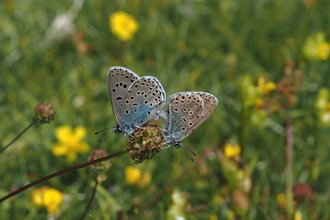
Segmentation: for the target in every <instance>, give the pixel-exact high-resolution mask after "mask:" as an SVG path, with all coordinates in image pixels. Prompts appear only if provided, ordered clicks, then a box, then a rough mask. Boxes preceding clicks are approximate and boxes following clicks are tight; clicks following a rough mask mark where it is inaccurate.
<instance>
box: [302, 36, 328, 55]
mask: <svg viewBox="0 0 330 220" xmlns="http://www.w3.org/2000/svg"><path fill="white" fill-rule="evenodd" d="M302 50H303V54H304V55H305V57H306V58H307V59H308V60H310V61H315V60H327V59H328V58H329V53H330V44H329V43H328V42H326V41H325V34H324V33H323V32H317V33H315V34H313V35H311V36H310V37H308V38H307V39H306V42H305V43H304V46H303V48H302Z"/></svg>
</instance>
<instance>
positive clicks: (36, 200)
mask: <svg viewBox="0 0 330 220" xmlns="http://www.w3.org/2000/svg"><path fill="white" fill-rule="evenodd" d="M31 197H32V202H33V204H34V205H36V206H42V193H41V190H40V189H33V190H32V193H31Z"/></svg>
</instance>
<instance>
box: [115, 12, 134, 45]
mask: <svg viewBox="0 0 330 220" xmlns="http://www.w3.org/2000/svg"><path fill="white" fill-rule="evenodd" d="M109 24H110V30H111V31H112V33H113V34H114V35H116V36H117V37H118V38H119V40H121V41H128V40H130V39H132V38H133V35H134V34H135V32H136V31H137V30H138V29H139V24H138V22H137V21H136V20H135V18H134V17H133V16H132V15H129V14H127V13H125V12H123V11H117V12H114V13H113V14H111V15H110V16H109Z"/></svg>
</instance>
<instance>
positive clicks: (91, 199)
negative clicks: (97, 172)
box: [80, 178, 99, 220]
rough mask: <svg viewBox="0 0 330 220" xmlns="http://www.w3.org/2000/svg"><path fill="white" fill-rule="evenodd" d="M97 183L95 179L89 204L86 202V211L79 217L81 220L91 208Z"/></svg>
mask: <svg viewBox="0 0 330 220" xmlns="http://www.w3.org/2000/svg"><path fill="white" fill-rule="evenodd" d="M98 183H99V182H98V181H97V178H96V179H95V185H94V188H93V191H92V197H91V198H90V200H89V202H88V205H87V206H86V209H85V211H84V214H83V215H82V216H81V218H80V219H81V220H83V219H84V218H85V216H86V214H87V211H88V209H89V208H90V207H91V205H92V203H93V201H94V197H95V192H96V188H97V185H98Z"/></svg>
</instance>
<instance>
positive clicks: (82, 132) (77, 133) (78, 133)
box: [73, 126, 86, 141]
mask: <svg viewBox="0 0 330 220" xmlns="http://www.w3.org/2000/svg"><path fill="white" fill-rule="evenodd" d="M85 136H86V129H85V128H84V127H83V126H77V127H76V128H75V129H74V131H73V138H74V139H76V140H78V141H79V140H81V139H83V138H84V137H85Z"/></svg>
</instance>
